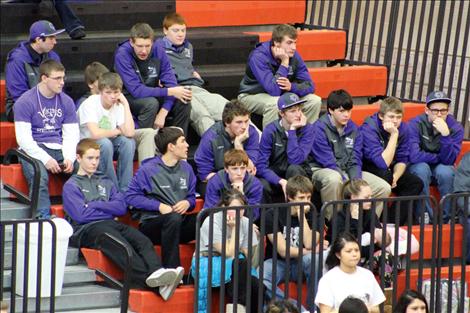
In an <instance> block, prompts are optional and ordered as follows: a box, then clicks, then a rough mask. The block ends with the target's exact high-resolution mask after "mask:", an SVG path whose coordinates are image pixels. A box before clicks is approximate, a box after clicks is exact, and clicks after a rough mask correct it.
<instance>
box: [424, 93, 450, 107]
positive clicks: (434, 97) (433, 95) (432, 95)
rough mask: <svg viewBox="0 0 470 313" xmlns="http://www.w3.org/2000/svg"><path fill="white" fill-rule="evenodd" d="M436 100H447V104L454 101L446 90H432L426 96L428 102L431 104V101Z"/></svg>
mask: <svg viewBox="0 0 470 313" xmlns="http://www.w3.org/2000/svg"><path fill="white" fill-rule="evenodd" d="M434 102H445V103H447V104H450V103H451V102H452V99H451V98H449V97H448V96H447V95H446V93H445V92H443V91H438V90H437V91H433V92H431V93H430V94H429V95H428V96H427V97H426V104H427V105H430V104H431V103H434Z"/></svg>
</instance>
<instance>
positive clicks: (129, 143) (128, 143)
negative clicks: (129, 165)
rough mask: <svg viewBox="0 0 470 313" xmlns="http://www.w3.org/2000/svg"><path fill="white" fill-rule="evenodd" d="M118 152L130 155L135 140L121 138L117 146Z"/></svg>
mask: <svg viewBox="0 0 470 313" xmlns="http://www.w3.org/2000/svg"><path fill="white" fill-rule="evenodd" d="M119 150H120V151H122V152H124V153H132V154H133V152H134V150H135V140H134V138H127V137H124V136H122V138H121V143H120V144H119Z"/></svg>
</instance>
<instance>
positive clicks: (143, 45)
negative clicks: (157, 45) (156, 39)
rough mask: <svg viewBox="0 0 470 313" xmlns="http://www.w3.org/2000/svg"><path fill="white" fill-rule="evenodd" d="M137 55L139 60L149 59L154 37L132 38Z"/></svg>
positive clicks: (131, 41)
mask: <svg viewBox="0 0 470 313" xmlns="http://www.w3.org/2000/svg"><path fill="white" fill-rule="evenodd" d="M130 43H131V46H132V48H133V49H134V53H135V55H136V56H137V57H138V58H139V60H147V58H148V57H149V55H150V51H151V50H152V43H153V42H152V39H150V38H134V39H132V38H131V40H130Z"/></svg>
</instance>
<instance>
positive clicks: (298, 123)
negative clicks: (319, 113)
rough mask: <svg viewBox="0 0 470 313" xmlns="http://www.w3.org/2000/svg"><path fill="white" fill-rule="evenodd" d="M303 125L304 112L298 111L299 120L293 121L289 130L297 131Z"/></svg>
mask: <svg viewBox="0 0 470 313" xmlns="http://www.w3.org/2000/svg"><path fill="white" fill-rule="evenodd" d="M305 125H307V117H306V116H305V114H304V112H302V111H300V120H298V121H294V122H293V123H292V124H291V125H290V129H291V130H297V129H299V128H302V127H304V126H305Z"/></svg>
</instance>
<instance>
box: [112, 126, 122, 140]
mask: <svg viewBox="0 0 470 313" xmlns="http://www.w3.org/2000/svg"><path fill="white" fill-rule="evenodd" d="M113 131H114V134H113V138H115V137H117V136H120V135H121V134H122V132H121V129H120V128H119V127H116V128H115V129H113Z"/></svg>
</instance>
